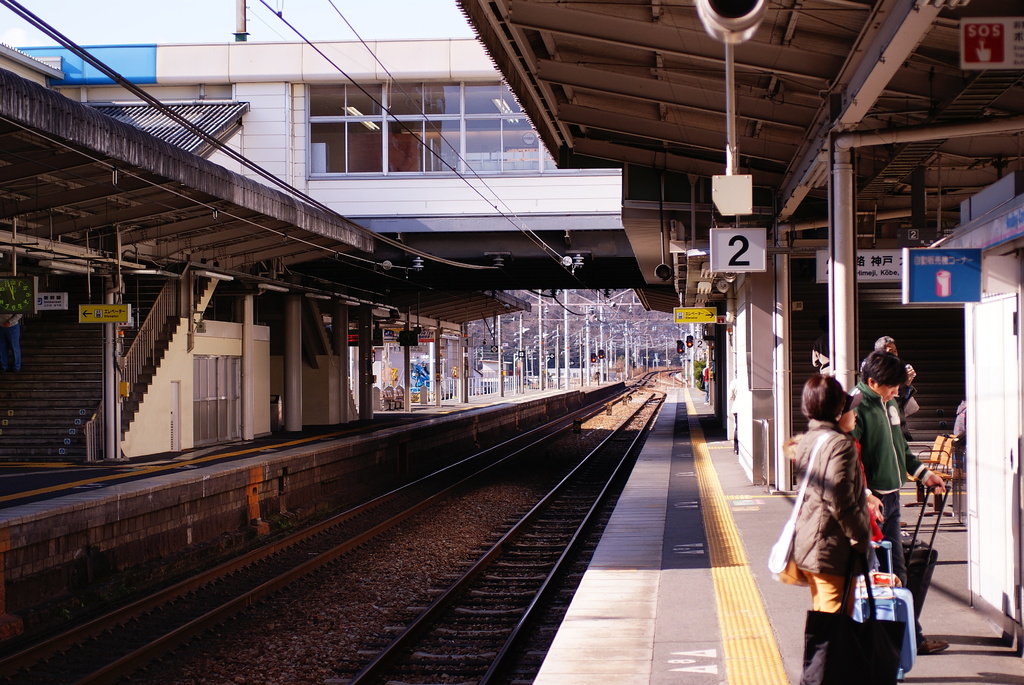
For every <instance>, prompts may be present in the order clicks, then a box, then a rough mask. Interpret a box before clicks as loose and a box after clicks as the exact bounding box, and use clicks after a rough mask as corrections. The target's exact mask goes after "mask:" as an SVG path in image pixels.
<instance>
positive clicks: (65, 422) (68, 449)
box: [0, 293, 103, 460]
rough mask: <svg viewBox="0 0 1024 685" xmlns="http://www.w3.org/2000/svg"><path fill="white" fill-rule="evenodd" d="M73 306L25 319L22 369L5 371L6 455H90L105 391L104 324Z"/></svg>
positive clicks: (1, 423) (1, 385) (1, 402)
mask: <svg viewBox="0 0 1024 685" xmlns="http://www.w3.org/2000/svg"><path fill="white" fill-rule="evenodd" d="M69 298H70V299H72V300H75V301H73V302H69V304H68V310H67V311H46V312H40V313H39V314H37V315H35V316H27V317H25V318H23V319H22V331H21V371H18V372H14V371H7V372H6V373H0V459H3V460H16V459H34V460H39V459H85V457H86V441H85V424H86V423H88V421H89V419H91V418H92V417H93V415H94V414H96V413H97V411H98V410H99V407H100V402H101V400H102V396H103V326H101V325H96V324H80V323H78V305H79V304H80V303H81V304H84V303H85V301H84V296H82V295H79V296H78V297H75V295H72V294H70V293H69Z"/></svg>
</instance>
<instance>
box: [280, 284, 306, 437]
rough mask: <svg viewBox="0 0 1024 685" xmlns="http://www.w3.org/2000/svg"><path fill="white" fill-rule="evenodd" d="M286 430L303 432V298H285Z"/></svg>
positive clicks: (299, 296)
mask: <svg viewBox="0 0 1024 685" xmlns="http://www.w3.org/2000/svg"><path fill="white" fill-rule="evenodd" d="M284 429H285V430H286V431H293V432H294V431H300V430H302V296H301V295H294V294H288V295H285V296H284Z"/></svg>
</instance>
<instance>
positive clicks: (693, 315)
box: [672, 307, 718, 323]
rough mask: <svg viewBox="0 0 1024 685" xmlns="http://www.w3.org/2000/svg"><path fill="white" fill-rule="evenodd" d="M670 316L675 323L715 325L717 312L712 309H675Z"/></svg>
mask: <svg viewBox="0 0 1024 685" xmlns="http://www.w3.org/2000/svg"><path fill="white" fill-rule="evenodd" d="M672 316H673V317H674V318H675V323H717V321H718V310H717V309H714V308H713V307H676V308H675V309H673V310H672Z"/></svg>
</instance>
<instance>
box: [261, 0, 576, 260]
mask: <svg viewBox="0 0 1024 685" xmlns="http://www.w3.org/2000/svg"><path fill="white" fill-rule="evenodd" d="M260 2H262V3H263V5H264V6H265V7H267V9H270V6H269V5H267V2H266V0H260ZM327 3H328V4H329V5H330V6H331V7H332V8H333V9H334V11H335V12H336V13H337V15H338V16H339V17H340V18H341V20H342V21H343V22H345V25H346V26H348V28H349V30H350V31H352V34H353V35H354V36H355V37H356V40H358V41H359V43H360V44H361V45H362V46H363V47H364V48H366V51H367V52H368V53H370V56H371V57H373V59H374V61H375V62H376V63H377V64H378V65H380V67H381V69H383V70H384V73H385V74H387V76H388V78H389V79H390V81H389V83H391V84H395V85H397V86H398V89H399V90H400V91H402V93H403V94H404V95H405V96H406V97H409V98H410V99H411V98H412V96H411V95H410V94H409V93H408V92H407V91H406V90H405V87H404V86H403V85H402V83H401V82H400V81H399V80H398V79H396V78H395V77H394V75H393V74H392V73H391V72H390V71H389V70H388V68H387V65H385V64H384V62H382V61H381V60H380V58H379V57H378V56H377V53H375V52H374V51H373V49H371V48H370V46H369V45H368V44H367V43H366V41H365V40H363V37H362V36H360V35H359V32H358V31H357V30H356V29H355V27H354V26H352V24H351V23H350V22H349V20H348V19H347V18H346V17H345V15H344V14H342V12H341V10H339V9H338V7H337V5H335V4H334V0H327ZM271 11H273V10H271ZM275 14H276V15H277V17H278V18H279V19H280V20H281V21H282V22H284V24H285V25H286V26H288V28H290V29H291V30H292V31H294V32H295V35H297V36H298V37H299V38H300V39H301V40H302V41H303V42H304V43H305V44H306V45H309V46H310V47H311V48H313V49H314V50H316V51H317V53H318V54H320V56H321V57H323V58H324V59H325V60H327V62H328V64H330V65H331V66H332V67H334V68H335V69H336V70H337V71H338V73H340V74H341V75H342V76H344V77H345V78H346V79H348V80H349V82H350V83H352V85H353V86H355V87H356V88H358V89H359V90H360V91H362V93H363V94H364V95H366V96H367V97H368V98H370V100H371V101H372V102H373V103H374V104H376V105H377V106H378V107H380V108H381V111H383V112H385V113H386V114H387V115H388V116H390V117H391V119H392V120H394V121H395V122H396V123H397V124H398V125H399V126H401V127H402V130H403V131H405V132H406V133H409V134H410V135H412V136H413V137H414V138H415V139H416V141H417V142H419V144H420V145H421V146H422V147H423V149H424V150H425V151H426V152H427V153H428V154H430V155H433V156H434V157H435V158H436V159H437V160H438V161H439V162H440V163H441V164H443V165H444V166H445V167H447V168H448V170H449V171H451V172H452V173H454V174H455V175H456V176H458V177H459V178H460V179H462V180H463V181H464V182H465V183H466V185H467V186H468V187H469V188H470V189H472V190H473V191H474V192H475V193H476V194H477V195H479V196H480V198H481V199H482V200H484V201H485V202H487V203H488V204H491V200H489V199H488V198H487V197H485V196H484V194H483V193H481V192H480V189H479V188H477V187H475V186H474V185H473V184H472V183H470V182H469V179H467V178H466V177H465V176H463V174H462V172H460V171H459V170H458V169H457V168H456V167H454V166H452V165H451V164H450V163H449V162H448V160H446V159H445V158H444V157H442V156H441V155H440V154H439V153H438V152H437V150H435V149H433V148H432V147H431V146H430V145H428V144H427V143H426V141H424V140H423V138H422V137H420V134H419V133H417V132H416V131H413V130H412V129H410V128H409V127H408V126H406V125H405V122H404V121H402V120H400V119H398V117H396V116H394V115H393V114H391V111H390V110H389V109H388V108H387V107H385V106H384V104H383V103H381V102H377V100H376V99H375V98H374V97H373V96H372V95H371V94H370V93H369V92H367V90H366V89H365V88H363V87H362V86H361V85H360V84H359V83H357V82H356V81H355V80H353V79H352V77H351V76H349V75H348V74H347V73H346V72H345V71H344V70H343V69H342V68H341V67H340V66H338V65H337V64H335V62H334V61H333V60H332V59H330V58H329V57H328V56H327V55H325V54H324V53H323V51H321V50H320V49H319V48H318V47H317V46H316V45H315V44H314V43H313V42H311V41H310V40H309V39H307V38H306V37H305V36H304V35H303V34H302V33H301V32H299V30H298V29H296V28H295V27H294V26H292V25H291V23H289V22H288V20H286V19H285V18H284V16H283V14H282V13H280V12H275ZM524 116H525V115H524ZM424 121H425V123H427V124H429V125H431V126H433V128H434V130H435V131H436V132H437V133H439V134H440V133H442V132H441V131H440V130H439V129H438V128H437V126H436V125H435V124H434V123H433V122H432V121H431V120H430V119H428V118H426V117H424ZM440 139H441V141H442V142H443V143H444V145H447V146H448V149H450V150H451V151H452V152H454V153H455V156H456V157H458V159H459V160H460V161H462V162H463V163H465V165H466V168H467V169H468V170H469V171H470V172H471V173H472V174H473V177H474V178H475V179H476V180H477V181H479V182H480V183H481V184H482V185H483V186H484V187H485V188H487V190H488V191H490V192H491V194H492V195H493V196H494V198H495V200H496V201H497V202H499V203H501V205H502V206H504V207H505V209H507V210H508V212H509V214H511V215H512V216H508V215H507V214H506V213H505V212H503V211H501V209H499V208H498V206H497V205H494V204H491V206H492V207H494V209H495V211H497V212H498V213H499V214H500V215H501V216H502V217H503V218H505V219H506V220H507V221H508V222H509V223H511V224H512V225H513V226H514V227H515V228H516V229H517V230H519V231H520V232H521V233H523V234H524V235H526V236H527V237H528V238H529V239H530V240H531V241H533V242H534V244H536V245H537V246H538V247H540V248H541V250H543V251H544V252H546V253H547V254H548V255H549V256H550V257H551V258H553V259H555V260H556V261H559V263H561V259H562V255H561V254H559V253H558V251H556V250H555V249H554V248H552V247H551V246H550V245H548V244H547V243H546V242H544V240H543V239H542V238H541V237H540V236H538V235H537V234H536V233H535V232H534V231H533V230H531V229H530V228H528V227H527V226H525V222H522V219H521V218H520V217H519V216H518V215H517V214H516V213H515V212H514V211H513V210H512V208H511V207H509V205H508V203H506V202H505V201H504V200H502V199H501V197H500V196H499V195H498V193H497V192H495V191H494V189H493V188H491V186H490V185H488V183H487V181H486V180H485V179H484V178H483V177H482V176H481V175H480V174H479V173H477V171H476V169H474V168H473V167H472V165H471V164H469V163H468V162H467V161H466V160H465V159H464V158H463V157H462V154H461V153H460V152H459V151H458V150H456V149H455V146H454V145H452V144H451V142H450V141H449V140H448V138H447V137H445V136H444V135H441V136H440ZM513 218H514V219H518V220H519V221H520V222H522V223H521V224H517V223H516V222H515V221H514V220H513Z"/></svg>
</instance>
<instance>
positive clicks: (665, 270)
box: [654, 264, 672, 281]
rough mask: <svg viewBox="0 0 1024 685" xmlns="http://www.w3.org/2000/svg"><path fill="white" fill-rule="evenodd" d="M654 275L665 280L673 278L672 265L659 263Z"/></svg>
mask: <svg viewBox="0 0 1024 685" xmlns="http://www.w3.org/2000/svg"><path fill="white" fill-rule="evenodd" d="M654 275H655V276H657V277H658V278H660V279H661V280H663V281H667V280H668V279H670V278H672V267H671V266H669V265H668V264H659V265H658V266H657V267H655V269H654Z"/></svg>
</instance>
